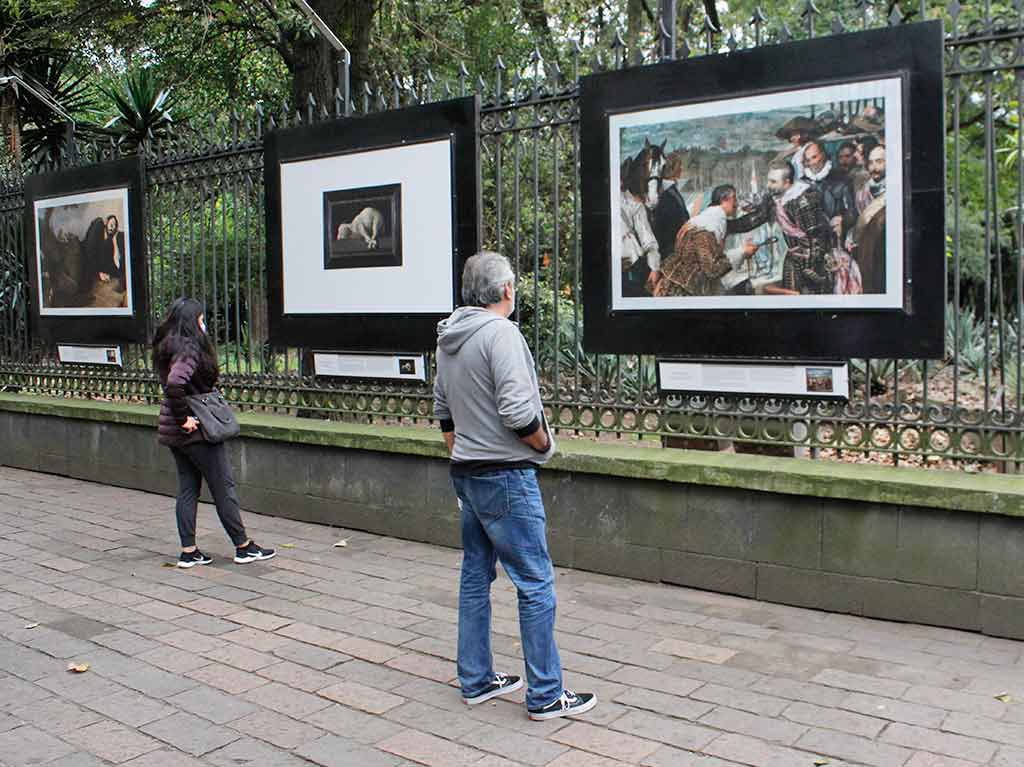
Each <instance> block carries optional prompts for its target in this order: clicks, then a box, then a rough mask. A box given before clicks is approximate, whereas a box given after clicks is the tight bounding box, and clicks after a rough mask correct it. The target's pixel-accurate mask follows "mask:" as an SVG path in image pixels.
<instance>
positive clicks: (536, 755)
mask: <svg viewBox="0 0 1024 767" xmlns="http://www.w3.org/2000/svg"><path fill="white" fill-rule="evenodd" d="M459 740H460V741H461V742H462V743H465V744H466V745H469V746H473V747H475V748H478V749H480V750H481V751H489V752H490V753H492V754H495V755H497V756H503V757H511V758H514V759H515V760H516V761H517V762H520V763H522V764H529V765H538V767H540V766H542V765H546V764H548V763H549V762H551V761H552V760H554V759H556V758H557V757H558V756H559V755H561V754H563V753H565V752H566V751H567V750H568V749H567V748H566V747H565V746H563V745H560V744H558V743H552V742H551V741H550V740H545V739H544V738H540V737H534V736H532V735H526V734H525V733H522V732H516V731H514V730H509V729H506V728H504V727H495V726H493V725H484V726H483V727H478V728H475V729H473V730H472V731H471V732H469V733H468V734H467V735H463V736H460V737H459Z"/></svg>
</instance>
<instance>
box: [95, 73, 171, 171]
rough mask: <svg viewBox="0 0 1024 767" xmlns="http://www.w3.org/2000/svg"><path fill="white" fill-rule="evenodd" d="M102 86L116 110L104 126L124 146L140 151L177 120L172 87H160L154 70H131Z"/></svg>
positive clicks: (163, 134)
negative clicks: (116, 80)
mask: <svg viewBox="0 0 1024 767" xmlns="http://www.w3.org/2000/svg"><path fill="white" fill-rule="evenodd" d="M101 90H102V91H103V94H104V95H105V96H106V97H107V98H108V99H110V101H111V102H112V103H113V105H114V108H115V109H116V110H117V114H116V115H115V116H114V117H113V118H111V119H110V120H109V121H108V122H107V124H106V125H104V126H103V127H104V129H106V130H107V131H109V132H111V133H112V134H114V135H115V136H117V137H118V139H119V141H120V143H121V145H122V147H124V148H125V149H127V150H129V151H139V150H140V149H143V148H145V147H146V146H148V145H149V144H151V143H152V142H153V141H156V140H159V139H161V138H164V137H165V136H167V135H168V134H169V133H170V130H171V126H172V125H173V124H174V122H173V120H172V119H171V106H172V98H171V89H170V88H161V87H160V85H159V84H158V82H157V78H156V76H155V75H154V73H153V70H151V69H149V68H143V69H137V70H135V71H134V72H128V73H127V74H126V75H125V76H124V78H123V80H122V81H121V82H120V83H118V84H115V85H109V86H106V87H104V88H102V89H101Z"/></svg>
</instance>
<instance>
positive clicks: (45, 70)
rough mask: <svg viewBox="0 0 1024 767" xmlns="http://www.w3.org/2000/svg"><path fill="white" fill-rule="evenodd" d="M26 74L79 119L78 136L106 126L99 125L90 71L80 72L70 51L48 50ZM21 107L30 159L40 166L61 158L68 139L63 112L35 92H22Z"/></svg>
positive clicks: (26, 157) (95, 132) (96, 132)
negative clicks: (75, 67) (75, 66)
mask: <svg viewBox="0 0 1024 767" xmlns="http://www.w3.org/2000/svg"><path fill="white" fill-rule="evenodd" d="M22 74H23V75H24V76H25V77H26V78H28V79H30V81H32V82H34V83H36V84H38V85H40V86H42V88H43V89H45V92H46V93H47V94H49V95H50V96H51V97H52V98H53V99H54V101H56V102H57V103H58V104H60V106H61V107H62V108H63V109H64V111H66V112H68V113H70V114H71V115H72V116H73V117H74V118H75V133H76V137H77V138H78V139H79V140H81V139H89V138H96V137H97V136H99V135H102V133H103V129H102V128H101V127H100V126H99V125H97V124H95V122H94V121H93V118H94V117H95V116H96V108H97V103H96V100H95V98H94V96H93V94H92V92H91V91H90V89H89V86H88V73H82V72H76V71H74V66H73V57H72V56H71V55H70V54H69V53H67V52H48V53H46V54H45V55H41V56H38V57H36V58H34V59H32V60H31V61H29V62H28V64H27V66H25V67H24V68H23V69H22ZM18 109H19V111H20V112H21V114H22V115H23V119H24V122H25V125H26V127H25V128H24V129H23V130H22V134H21V138H22V153H23V158H24V160H25V161H26V162H28V163H30V164H32V165H33V166H39V165H40V164H42V163H43V162H45V161H46V159H47V158H55V157H57V156H58V155H59V154H60V152H61V150H62V149H63V148H64V147H65V145H66V142H67V135H68V134H67V123H66V122H65V121H64V118H62V117H61V116H60V115H59V114H57V113H56V112H54V111H53V109H51V108H50V107H49V106H47V105H46V104H44V103H43V102H41V101H40V100H39V99H37V98H36V97H35V96H34V95H32V94H31V93H28V92H27V91H24V90H22V91H20V92H19V94H18Z"/></svg>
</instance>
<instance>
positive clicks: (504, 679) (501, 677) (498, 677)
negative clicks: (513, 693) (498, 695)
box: [494, 672, 508, 687]
mask: <svg viewBox="0 0 1024 767" xmlns="http://www.w3.org/2000/svg"><path fill="white" fill-rule="evenodd" d="M494 681H495V682H497V683H498V687H504V686H505V685H506V684H507V683H508V676H507V675H506V674H499V673H498V672H495V673H494Z"/></svg>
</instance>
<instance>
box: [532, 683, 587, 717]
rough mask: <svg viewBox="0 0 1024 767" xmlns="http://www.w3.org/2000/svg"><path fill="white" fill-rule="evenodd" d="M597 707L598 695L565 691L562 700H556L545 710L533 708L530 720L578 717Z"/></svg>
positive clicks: (545, 707) (544, 708)
mask: <svg viewBox="0 0 1024 767" xmlns="http://www.w3.org/2000/svg"><path fill="white" fill-rule="evenodd" d="M596 705H597V695H595V694H594V693H592V692H581V693H575V692H573V691H572V690H563V691H562V696H561V697H560V698H555V700H554V701H553V702H552V703H549V704H548V705H546V706H544V707H543V708H531V709H530V719H535V720H537V721H542V720H544V719H554V718H555V717H556V716H576V715H577V714H582V713H585V712H587V711H590V709H592V708H593V707H594V706H596Z"/></svg>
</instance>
